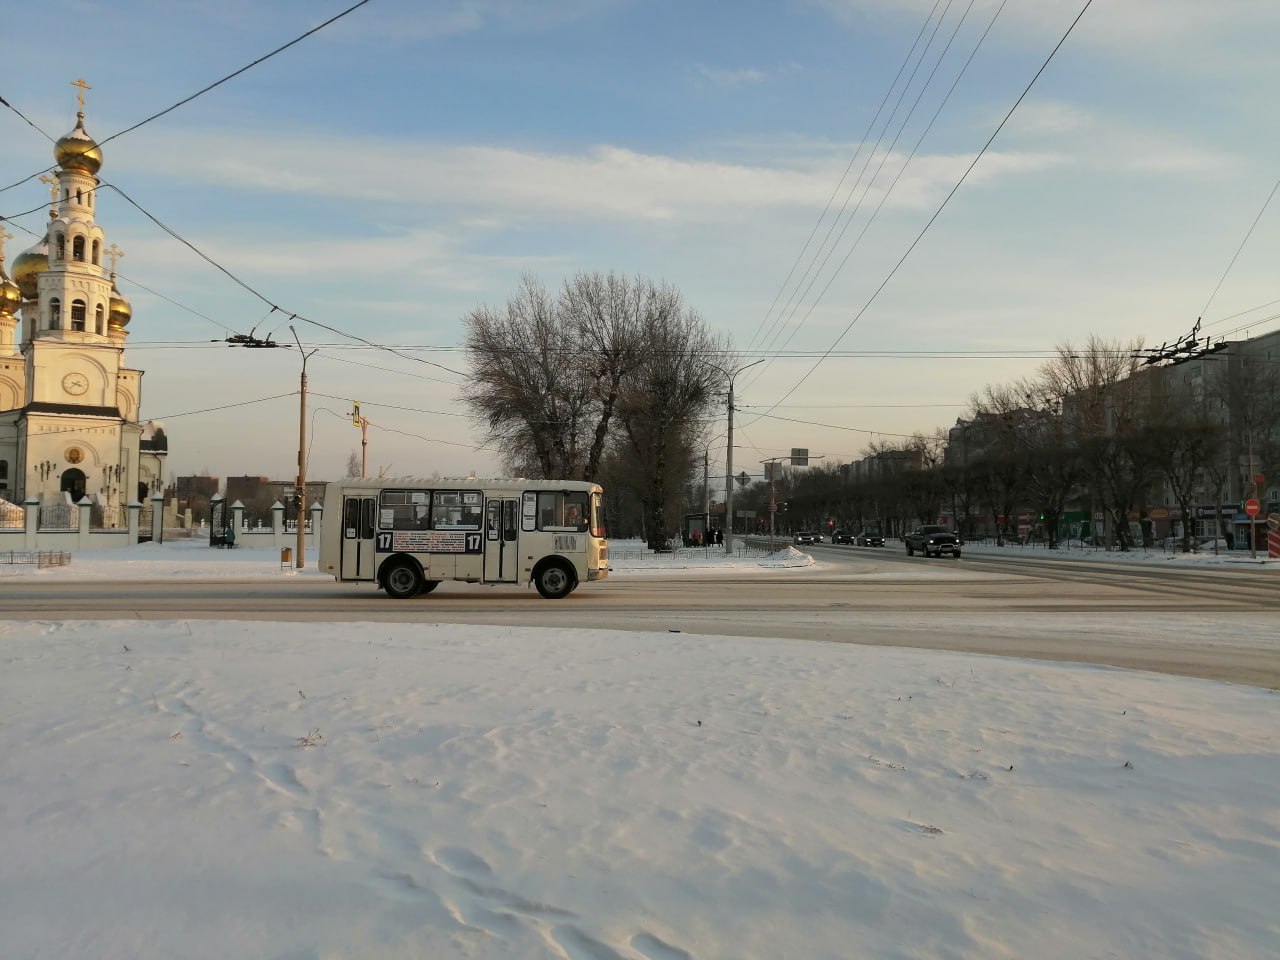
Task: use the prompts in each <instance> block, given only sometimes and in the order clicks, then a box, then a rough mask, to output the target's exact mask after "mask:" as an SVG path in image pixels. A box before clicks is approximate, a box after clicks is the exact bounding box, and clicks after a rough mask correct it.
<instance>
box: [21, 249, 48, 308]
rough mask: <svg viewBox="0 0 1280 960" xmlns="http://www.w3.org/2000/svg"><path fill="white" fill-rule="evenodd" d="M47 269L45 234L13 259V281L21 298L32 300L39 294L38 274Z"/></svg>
mask: <svg viewBox="0 0 1280 960" xmlns="http://www.w3.org/2000/svg"><path fill="white" fill-rule="evenodd" d="M48 269H49V238H48V237H47V236H46V237H44V239H42V240H41V241H40V242H39V243H37V244H36V245H35V246H34V247H28V248H27V249H26V250H23V251H22V252H21V253H20V254H18V255H17V256H16V257H14V260H13V282H14V283H16V284H17V285H18V290H19V291H21V293H22V299H24V300H34V299H36V297H37V295H38V294H39V289H40V288H39V286H38V285H37V283H38V281H39V279H40V274H42V273H44V272H45V271H46V270H48Z"/></svg>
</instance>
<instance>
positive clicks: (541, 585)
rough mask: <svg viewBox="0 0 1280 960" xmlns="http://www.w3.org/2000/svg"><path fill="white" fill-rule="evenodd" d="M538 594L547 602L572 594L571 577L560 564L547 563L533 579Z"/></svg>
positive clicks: (572, 584)
mask: <svg viewBox="0 0 1280 960" xmlns="http://www.w3.org/2000/svg"><path fill="white" fill-rule="evenodd" d="M533 585H534V586H535V587H537V588H538V593H540V594H542V596H543V597H545V598H546V599H548V600H559V599H561V598H562V597H567V596H568V595H569V594H570V593H572V592H573V587H574V583H573V575H572V574H571V573H569V571H568V570H567V569H565V567H564V566H563V565H562V564H559V563H548V564H547V565H546V566H545V567H543V568H542V569H540V570H539V571H538V572H537V574H536V575H535V576H534V578H533Z"/></svg>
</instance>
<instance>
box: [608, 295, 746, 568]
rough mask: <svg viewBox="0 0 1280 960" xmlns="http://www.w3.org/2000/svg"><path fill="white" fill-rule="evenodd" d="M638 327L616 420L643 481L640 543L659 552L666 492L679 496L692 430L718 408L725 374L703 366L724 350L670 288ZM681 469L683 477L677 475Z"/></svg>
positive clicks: (667, 532) (665, 532) (667, 527)
mask: <svg viewBox="0 0 1280 960" xmlns="http://www.w3.org/2000/svg"><path fill="white" fill-rule="evenodd" d="M655 294H656V297H655V299H654V301H653V303H652V306H651V309H649V310H647V311H646V315H645V317H644V325H643V331H642V336H643V341H644V344H645V349H644V352H643V355H642V357H641V359H640V363H639V365H638V366H637V367H636V369H635V370H634V371H633V372H632V374H631V375H630V376H629V377H627V378H626V380H625V382H624V384H623V387H622V390H621V392H620V394H619V398H618V417H619V420H620V421H621V424H622V427H623V431H624V433H625V435H626V440H627V443H628V444H629V445H630V446H631V448H632V450H633V451H634V452H635V454H636V455H637V459H638V461H639V463H640V464H641V465H642V469H643V471H644V479H645V492H644V495H643V498H642V499H643V501H644V504H645V514H646V523H645V536H646V539H647V540H648V543H649V546H650V547H651V548H652V549H655V550H656V549H662V548H663V547H664V546H665V544H666V543H667V541H668V539H669V538H670V536H671V533H672V530H673V528H672V526H671V524H670V521H669V519H668V503H667V499H668V489H669V487H668V485H669V484H670V485H672V486H673V487H674V489H676V490H679V489H680V488H681V487H682V486H683V485H684V483H685V482H686V481H687V480H688V476H687V474H688V473H689V472H690V471H691V468H692V457H691V456H690V454H691V452H692V446H693V438H694V437H695V436H697V435H698V432H699V429H700V424H699V423H698V420H699V418H701V417H702V416H703V415H704V414H705V413H707V412H708V410H709V409H710V407H711V405H712V404H713V403H715V401H716V388H717V387H718V386H719V384H720V382H721V381H722V379H723V374H722V373H721V372H720V371H719V370H718V369H716V367H714V366H712V365H711V364H709V363H708V362H707V359H708V358H709V357H711V356H714V355H717V354H719V353H720V352H722V351H723V350H724V349H725V345H724V344H722V343H720V342H719V341H718V340H717V339H716V338H715V337H713V336H712V335H711V334H710V333H709V332H708V331H707V328H706V326H705V325H704V323H703V322H702V319H701V317H699V316H698V315H697V314H696V313H694V312H693V311H692V310H689V309H687V308H686V307H685V306H684V303H683V302H682V300H681V297H680V295H679V293H677V292H676V291H675V290H674V289H672V288H669V287H661V288H657V289H656V290H655ZM681 464H683V469H684V472H685V474H686V475H683V476H682V475H678V473H677V470H676V469H674V468H678V467H680V466H681Z"/></svg>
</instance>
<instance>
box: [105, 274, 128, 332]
mask: <svg viewBox="0 0 1280 960" xmlns="http://www.w3.org/2000/svg"><path fill="white" fill-rule="evenodd" d="M132 319H133V307H132V306H130V305H129V301H128V300H126V299H125V298H124V297H123V296H121V295H120V291H119V289H117V287H116V275H115V274H114V273H113V274H112V275H111V312H110V313H109V314H107V326H109V327H110V328H111V329H112V330H123V329H124V328H125V327H127V326H128V325H129V321H130V320H132Z"/></svg>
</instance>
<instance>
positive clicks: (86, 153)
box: [53, 112, 102, 175]
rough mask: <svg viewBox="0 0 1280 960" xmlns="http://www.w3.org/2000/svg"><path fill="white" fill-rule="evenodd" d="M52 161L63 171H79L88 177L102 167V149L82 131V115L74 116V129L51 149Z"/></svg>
mask: <svg viewBox="0 0 1280 960" xmlns="http://www.w3.org/2000/svg"><path fill="white" fill-rule="evenodd" d="M53 159H54V160H55V161H56V162H57V164H58V166H60V167H61V168H62V169H63V170H79V171H81V172H82V173H87V174H90V175H94V174H97V172H98V170H99V169H101V167H102V148H101V147H99V146H98V144H97V141H95V140H94V139H93V137H91V136H89V134H88V133H86V132H85V129H84V113H83V112H81V113H77V114H76V128H75V129H74V130H72V131H71V132H70V133H68V134H67V135H66V136H65V137H63V138H62V139H61V140H59V141H58V142H57V143H56V144H54V147H53Z"/></svg>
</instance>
